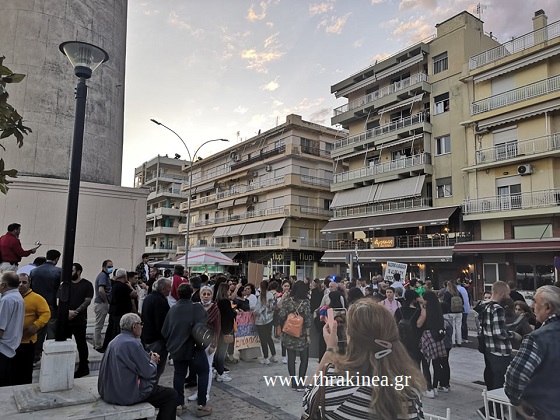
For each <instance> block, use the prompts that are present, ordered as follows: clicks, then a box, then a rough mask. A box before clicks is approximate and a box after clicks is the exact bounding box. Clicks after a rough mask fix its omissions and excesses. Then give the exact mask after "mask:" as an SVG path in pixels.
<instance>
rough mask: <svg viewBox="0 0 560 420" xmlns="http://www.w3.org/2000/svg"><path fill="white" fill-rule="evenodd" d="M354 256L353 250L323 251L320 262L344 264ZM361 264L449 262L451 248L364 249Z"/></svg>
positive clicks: (451, 256)
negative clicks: (347, 258)
mask: <svg viewBox="0 0 560 420" xmlns="http://www.w3.org/2000/svg"><path fill="white" fill-rule="evenodd" d="M349 254H352V255H354V254H355V251H354V250H348V251H346V252H344V251H329V250H327V251H325V253H324V254H323V257H322V258H321V261H322V262H341V263H343V262H346V256H347V255H349ZM358 258H359V260H360V262H361V263H367V262H386V261H396V262H406V263H414V262H451V261H452V259H453V247H450V246H448V247H430V248H391V249H365V250H359V251H358Z"/></svg>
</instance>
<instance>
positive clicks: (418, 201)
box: [323, 12, 498, 284]
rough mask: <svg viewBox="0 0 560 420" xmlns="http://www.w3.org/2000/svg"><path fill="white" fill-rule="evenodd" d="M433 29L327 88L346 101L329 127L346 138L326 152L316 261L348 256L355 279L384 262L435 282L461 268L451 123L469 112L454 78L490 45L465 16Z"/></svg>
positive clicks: (458, 181) (457, 129) (462, 142)
mask: <svg viewBox="0 0 560 420" xmlns="http://www.w3.org/2000/svg"><path fill="white" fill-rule="evenodd" d="M436 28H437V34H436V35H435V36H433V37H431V38H429V39H425V40H423V41H420V42H418V43H417V44H414V45H411V46H409V47H408V48H405V49H404V50H402V51H399V52H397V53H396V54H393V55H392V56H390V57H388V58H386V59H383V60H381V61H379V62H377V63H375V64H374V65H372V66H370V67H367V68H366V69H363V70H361V71H359V72H357V73H355V74H353V75H352V76H350V77H348V78H346V79H344V80H342V81H341V82H339V83H336V84H335V85H333V86H332V87H331V91H332V93H334V94H335V95H336V97H344V98H347V99H348V103H346V104H345V105H343V106H341V107H339V108H336V109H335V110H334V116H333V118H332V123H333V124H341V125H342V126H343V127H344V128H347V129H348V130H349V135H348V136H346V137H344V138H341V139H338V140H337V141H336V143H335V146H334V149H333V151H332V152H331V156H332V157H333V159H334V168H335V169H334V172H335V173H334V178H333V183H332V185H331V190H332V191H333V192H335V193H336V194H335V197H334V199H333V203H332V206H331V207H332V209H333V211H334V217H333V218H332V219H331V220H330V221H329V223H328V224H327V225H326V226H325V228H324V229H323V232H324V234H325V236H324V238H326V240H327V244H328V249H327V251H326V252H325V255H324V257H323V260H324V261H329V262H335V263H345V262H346V261H347V258H348V256H349V255H352V258H354V256H355V255H357V257H358V259H359V262H360V268H361V275H362V277H368V276H371V275H375V274H382V272H383V270H384V266H385V263H386V262H387V261H394V262H401V263H406V264H408V271H409V272H410V273H411V274H413V275H416V276H419V277H420V278H430V279H432V280H435V281H436V284H437V281H438V280H440V281H441V280H445V279H448V278H451V276H456V275H457V274H458V273H461V272H462V271H463V270H471V268H470V267H468V266H467V262H466V259H465V258H463V257H461V256H458V257H454V256H453V246H454V244H455V243H457V242H460V241H464V240H467V239H469V238H470V235H471V234H472V231H471V229H470V228H469V226H468V225H465V224H464V223H463V222H462V218H461V211H460V206H461V203H462V201H463V196H464V192H465V187H466V185H467V183H466V181H467V178H468V176H467V175H466V173H465V172H463V171H462V168H464V167H465V166H466V163H467V160H466V150H467V144H466V143H467V142H466V140H467V136H466V131H465V128H464V127H463V126H462V125H461V122H463V121H465V119H466V117H467V116H468V115H469V107H468V101H467V100H466V99H467V98H468V97H469V96H468V92H467V85H466V84H465V83H464V82H462V80H461V79H462V78H463V77H464V76H465V73H466V63H467V62H468V59H469V57H470V56H472V55H474V54H475V53H477V52H479V51H483V50H485V49H489V48H491V47H494V46H495V45H497V44H498V43H497V42H496V41H495V40H493V39H492V37H490V36H487V35H485V34H484V32H483V25H482V21H480V20H479V19H477V18H476V17H475V16H473V15H471V14H470V13H467V12H462V13H460V14H458V15H456V16H454V17H452V18H450V19H448V20H446V21H445V22H442V23H439V24H438V25H436ZM356 274H357V273H356V271H354V273H352V275H353V276H356ZM440 284H441V282H440Z"/></svg>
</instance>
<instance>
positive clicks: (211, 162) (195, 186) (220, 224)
mask: <svg viewBox="0 0 560 420" xmlns="http://www.w3.org/2000/svg"><path fill="white" fill-rule="evenodd" d="M340 136H341V134H340V132H339V131H337V130H334V129H331V128H327V127H324V126H321V125H318V124H314V123H311V122H307V121H303V120H302V118H301V117H300V116H299V115H293V114H292V115H288V116H287V117H286V122H285V123H283V124H280V125H278V126H277V127H275V128H272V129H270V130H267V131H264V132H262V133H260V132H259V134H258V135H257V136H255V137H253V138H250V139H248V140H245V141H243V142H241V143H238V144H236V145H234V146H231V147H229V148H227V149H225V150H223V151H222V152H219V153H216V154H214V155H212V156H208V157H206V158H205V159H202V160H198V161H197V162H195V163H194V165H193V174H192V175H193V183H192V189H191V191H190V192H189V185H188V183H187V182H185V183H184V184H183V187H182V193H183V194H186V195H187V196H188V195H189V193H190V196H191V200H192V201H191V223H190V248H191V249H192V247H195V246H202V247H205V246H208V247H216V248H218V249H220V250H221V251H222V252H223V253H225V254H226V255H227V256H228V257H230V258H233V259H234V260H235V261H236V262H238V263H239V264H240V266H239V267H238V268H231V270H237V272H241V273H247V271H246V270H247V266H248V263H249V262H255V263H259V264H263V265H264V266H265V275H270V274H272V273H283V274H287V275H288V274H291V275H297V276H298V277H300V278H301V277H303V276H309V277H311V276H324V275H326V274H327V273H328V272H329V270H330V269H329V268H328V267H326V266H325V265H324V264H320V259H321V256H322V254H323V249H324V248H323V245H322V242H321V239H322V235H321V229H322V228H323V226H324V225H325V224H326V223H327V221H328V220H329V218H330V217H331V216H332V211H331V209H330V205H331V201H332V197H333V194H332V193H331V191H330V184H331V182H332V177H333V173H332V160H331V149H332V147H333V144H334V143H335V141H336V140H337V138H340ZM183 171H184V173H185V174H186V175H187V176H189V172H190V166H189V165H186V166H185V167H184V169H183ZM187 209H188V201H183V203H182V204H181V212H182V214H183V215H186V212H187ZM179 231H180V232H181V233H183V234H185V233H186V224H182V225H180V227H179ZM257 280H259V281H260V279H257Z"/></svg>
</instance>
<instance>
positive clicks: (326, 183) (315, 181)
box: [301, 175, 331, 188]
mask: <svg viewBox="0 0 560 420" xmlns="http://www.w3.org/2000/svg"><path fill="white" fill-rule="evenodd" d="M301 182H302V183H303V184H311V185H317V186H319V187H325V188H329V187H330V185H331V180H330V179H325V178H317V177H315V176H309V175H301Z"/></svg>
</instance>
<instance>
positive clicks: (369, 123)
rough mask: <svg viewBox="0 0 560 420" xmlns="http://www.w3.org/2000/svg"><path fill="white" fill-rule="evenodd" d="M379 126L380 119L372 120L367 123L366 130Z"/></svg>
mask: <svg viewBox="0 0 560 420" xmlns="http://www.w3.org/2000/svg"><path fill="white" fill-rule="evenodd" d="M376 127H379V120H375V121H370V122H368V123H367V125H366V130H371V129H372V128H376Z"/></svg>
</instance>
